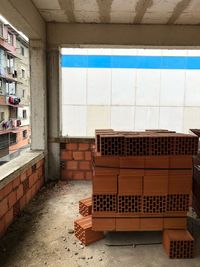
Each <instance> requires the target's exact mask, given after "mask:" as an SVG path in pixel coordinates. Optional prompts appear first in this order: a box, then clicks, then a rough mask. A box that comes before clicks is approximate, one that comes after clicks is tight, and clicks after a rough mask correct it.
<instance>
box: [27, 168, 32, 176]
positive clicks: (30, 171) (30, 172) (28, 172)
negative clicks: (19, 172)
mask: <svg viewBox="0 0 200 267" xmlns="http://www.w3.org/2000/svg"><path fill="white" fill-rule="evenodd" d="M31 174H32V167H31V168H29V169H28V170H27V171H26V176H27V177H29V176H30V175H31Z"/></svg>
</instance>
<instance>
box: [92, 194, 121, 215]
mask: <svg viewBox="0 0 200 267" xmlns="http://www.w3.org/2000/svg"><path fill="white" fill-rule="evenodd" d="M116 212H117V195H116V194H93V196H92V214H93V216H94V217H95V216H96V217H115V215H116Z"/></svg>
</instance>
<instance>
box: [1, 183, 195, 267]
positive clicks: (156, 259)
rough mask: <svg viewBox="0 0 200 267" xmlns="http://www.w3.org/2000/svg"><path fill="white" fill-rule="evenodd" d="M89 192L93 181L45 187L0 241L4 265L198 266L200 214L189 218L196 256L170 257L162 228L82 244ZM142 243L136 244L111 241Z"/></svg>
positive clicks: (114, 234) (23, 266)
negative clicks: (83, 205) (76, 228)
mask: <svg viewBox="0 0 200 267" xmlns="http://www.w3.org/2000/svg"><path fill="white" fill-rule="evenodd" d="M90 195H91V183H90V182H70V183H68V184H67V183H66V182H59V183H58V184H49V185H48V186H47V187H46V188H43V189H42V190H41V191H40V192H39V193H38V195H37V196H36V197H35V198H34V199H33V200H32V201H31V203H30V204H29V205H28V207H27V208H26V209H25V211H24V212H23V213H22V214H21V216H20V217H19V218H17V220H16V221H15V222H14V223H13V224H12V225H11V227H10V228H9V230H8V232H7V234H6V235H5V236H4V237H3V238H2V239H1V241H0V267H8V266H9V267H11V266H12V267H27V266H28V267H43V266H52V267H78V266H92V267H94V266H95V267H98V266H99V267H101V266H106V267H118V266H124V267H129V266H130V267H133V266H134V267H137V266H140V267H151V266H157V267H165V266H166V267H168V266H169V265H170V266H181V267H186V266H190V267H193V266H198V267H199V266H200V219H195V216H193V217H189V229H190V231H191V232H192V233H193V235H194V237H195V238H196V257H195V258H194V259H191V260H169V259H168V257H167V256H166V254H165V252H164V250H163V248H162V245H161V244H155V245H145V243H152V242H153V243H160V242H162V234H161V233H160V232H143V233H140V232H135V233H134V232H133V233H107V234H106V238H105V239H103V240H101V241H98V242H97V243H95V244H92V245H90V246H88V247H84V246H82V245H81V244H80V242H79V241H78V240H77V239H76V238H75V237H74V234H73V233H72V232H73V231H72V230H73V221H74V219H76V218H77V217H79V214H78V201H79V199H81V198H84V197H88V196H90ZM129 243H134V244H136V243H140V244H141V243H142V244H144V245H138V246H135V247H133V246H109V245H113V244H129Z"/></svg>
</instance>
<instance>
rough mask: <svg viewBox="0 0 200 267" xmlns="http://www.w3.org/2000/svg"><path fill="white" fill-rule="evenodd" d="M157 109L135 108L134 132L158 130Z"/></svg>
mask: <svg viewBox="0 0 200 267" xmlns="http://www.w3.org/2000/svg"><path fill="white" fill-rule="evenodd" d="M158 122H159V107H136V108H135V130H145V129H158V127H159V126H158Z"/></svg>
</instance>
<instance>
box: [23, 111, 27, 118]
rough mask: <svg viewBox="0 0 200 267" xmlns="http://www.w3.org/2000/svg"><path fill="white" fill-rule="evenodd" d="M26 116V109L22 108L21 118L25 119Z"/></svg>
mask: <svg viewBox="0 0 200 267" xmlns="http://www.w3.org/2000/svg"><path fill="white" fill-rule="evenodd" d="M26 118H27V112H26V110H25V109H24V110H23V119H26Z"/></svg>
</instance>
